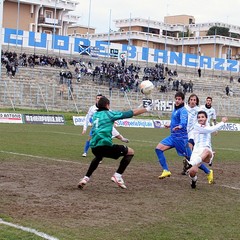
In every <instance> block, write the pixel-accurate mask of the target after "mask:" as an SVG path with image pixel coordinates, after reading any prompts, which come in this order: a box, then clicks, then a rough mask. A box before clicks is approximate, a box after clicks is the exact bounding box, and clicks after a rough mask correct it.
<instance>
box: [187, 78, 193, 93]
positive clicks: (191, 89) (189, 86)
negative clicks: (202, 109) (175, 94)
mask: <svg viewBox="0 0 240 240" xmlns="http://www.w3.org/2000/svg"><path fill="white" fill-rule="evenodd" d="M188 92H191V93H192V92H193V82H192V80H190V81H189V83H188Z"/></svg>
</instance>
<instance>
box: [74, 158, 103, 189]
mask: <svg viewBox="0 0 240 240" xmlns="http://www.w3.org/2000/svg"><path fill="white" fill-rule="evenodd" d="M101 160H102V156H101V155H100V156H99V155H98V154H97V155H95V157H94V159H93V160H92V161H91V163H90V165H89V168H88V170H87V173H86V175H85V176H84V177H83V178H82V179H81V180H80V182H79V183H78V188H81V189H82V188H83V187H84V186H85V185H86V184H87V183H88V182H89V180H90V177H91V176H92V174H93V172H94V171H95V170H96V169H97V167H98V165H99V163H100V161H101Z"/></svg>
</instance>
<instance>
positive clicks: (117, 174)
mask: <svg viewBox="0 0 240 240" xmlns="http://www.w3.org/2000/svg"><path fill="white" fill-rule="evenodd" d="M114 176H115V177H116V178H121V177H122V174H120V173H117V172H115V173H114Z"/></svg>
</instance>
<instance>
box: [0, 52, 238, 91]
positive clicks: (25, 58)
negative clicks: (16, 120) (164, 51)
mask: <svg viewBox="0 0 240 240" xmlns="http://www.w3.org/2000/svg"><path fill="white" fill-rule="evenodd" d="M1 63H2V66H5V68H6V74H7V75H8V76H10V77H14V76H15V74H16V73H17V72H18V68H19V67H30V68H31V67H32V68H34V67H35V66H50V67H56V68H60V69H61V70H60V73H59V77H60V78H59V84H60V85H61V84H65V85H67V86H68V87H70V88H72V83H73V78H75V79H76V82H77V83H81V82H82V81H88V80H92V81H93V82H94V81H95V82H96V83H97V84H106V85H108V86H109V90H112V89H119V90H120V91H122V92H130V91H136V92H137V91H138V90H139V84H140V82H141V81H142V80H147V79H148V80H150V81H152V82H153V84H154V86H155V87H156V89H157V90H159V91H160V92H169V91H182V92H183V93H184V94H186V93H187V92H191V93H192V92H193V82H192V80H190V81H184V80H183V79H180V78H179V76H178V72H177V70H172V69H170V68H169V67H168V66H164V64H161V63H160V64H155V66H153V67H149V66H146V67H144V68H143V69H141V68H140V66H139V65H138V64H134V63H130V64H128V65H127V64H126V61H125V60H124V59H122V60H121V61H120V62H105V61H102V62H101V63H100V64H93V63H92V62H91V60H89V61H88V62H87V63H85V62H83V61H82V60H81V59H80V58H79V59H78V60H76V59H74V60H71V61H69V62H68V61H67V60H66V59H65V58H62V57H55V56H47V55H37V54H29V55H27V54H26V53H20V54H19V56H18V54H17V53H16V52H14V51H13V52H12V51H8V50H6V51H5V52H4V51H3V50H2V55H1ZM69 65H71V66H73V69H74V71H72V72H71V71H70V69H69ZM198 74H199V77H201V69H200V68H199V69H198ZM232 82H233V77H232V76H231V78H230V83H232ZM238 82H240V78H239V79H238ZM226 94H227V95H229V94H228V93H227V90H226Z"/></svg>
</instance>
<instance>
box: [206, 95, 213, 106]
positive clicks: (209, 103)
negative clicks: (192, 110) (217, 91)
mask: <svg viewBox="0 0 240 240" xmlns="http://www.w3.org/2000/svg"><path fill="white" fill-rule="evenodd" d="M206 106H208V107H211V106H212V97H207V98H206Z"/></svg>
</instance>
